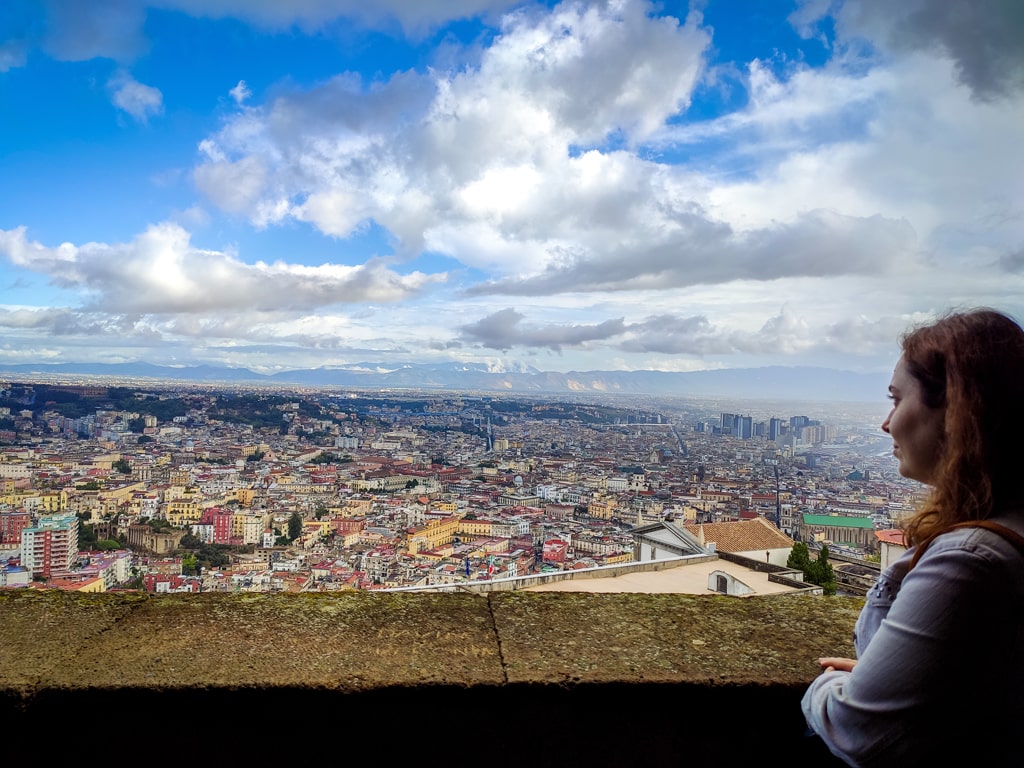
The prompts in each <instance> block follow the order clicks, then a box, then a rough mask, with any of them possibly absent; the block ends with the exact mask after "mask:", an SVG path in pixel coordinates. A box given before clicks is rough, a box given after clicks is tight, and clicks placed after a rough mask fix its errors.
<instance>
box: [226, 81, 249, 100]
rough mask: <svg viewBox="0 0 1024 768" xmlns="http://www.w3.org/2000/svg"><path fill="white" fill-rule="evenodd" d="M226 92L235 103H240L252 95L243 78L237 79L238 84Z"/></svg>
mask: <svg viewBox="0 0 1024 768" xmlns="http://www.w3.org/2000/svg"><path fill="white" fill-rule="evenodd" d="M228 93H230V94H231V98H232V99H234V100H235V103H236V104H238V105H242V104H244V103H245V101H246V100H247V99H248V98H249V97H250V96H252V91H250V90H249V86H247V85H246V84H245V80H239V81H238V85H236V86H235V87H234V88H232V89H231V90H230V91H228Z"/></svg>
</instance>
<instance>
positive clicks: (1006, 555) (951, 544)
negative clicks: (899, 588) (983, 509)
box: [907, 512, 1024, 567]
mask: <svg viewBox="0 0 1024 768" xmlns="http://www.w3.org/2000/svg"><path fill="white" fill-rule="evenodd" d="M907 554H908V555H909V556H910V557H911V558H912V557H913V556H914V555H915V554H916V553H915V552H914V550H913V549H911V550H910V551H909V552H908V553H907ZM958 555H961V556H963V557H970V558H980V559H982V560H986V561H991V562H993V563H995V564H1000V565H1002V564H1005V563H1012V564H1020V565H1021V566H1022V567H1024V513H1019V512H1015V513H1012V514H1010V513H1007V514H1000V515H996V516H993V517H992V518H989V520H987V521H982V522H972V523H963V524H961V525H958V526H956V527H954V528H952V529H950V530H948V531H945V532H943V533H942V534H940V535H938V536H936V537H935V538H934V540H932V541H931V542H930V543H928V545H927V547H926V548H925V551H924V552H922V553H921V554H920V555H919V556H918V557H919V560H924V559H925V558H927V559H929V560H933V559H936V558H939V557H942V558H949V557H956V556H958Z"/></svg>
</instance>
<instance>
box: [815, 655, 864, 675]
mask: <svg viewBox="0 0 1024 768" xmlns="http://www.w3.org/2000/svg"><path fill="white" fill-rule="evenodd" d="M818 664H820V665H821V668H822V670H823V671H825V672H832V671H834V670H837V669H838V670H839V671H840V672H852V671H853V668H854V667H855V666H857V660H856V659H844V658H842V657H840V656H824V657H822V658H820V659H818Z"/></svg>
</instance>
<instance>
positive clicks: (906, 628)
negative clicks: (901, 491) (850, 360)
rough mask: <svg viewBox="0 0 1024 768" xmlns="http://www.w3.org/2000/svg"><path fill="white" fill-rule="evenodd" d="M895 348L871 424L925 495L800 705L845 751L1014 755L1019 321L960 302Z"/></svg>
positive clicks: (1018, 675) (1018, 629) (935, 759)
mask: <svg viewBox="0 0 1024 768" xmlns="http://www.w3.org/2000/svg"><path fill="white" fill-rule="evenodd" d="M902 350H903V354H902V356H901V358H900V360H899V362H898V363H897V365H896V368H895V370H894V371H893V376H892V383H891V384H890V386H889V392H890V397H891V398H892V402H893V405H892V410H891V411H890V412H889V415H888V416H887V417H886V419H885V421H884V422H883V423H882V430H883V431H884V432H886V433H887V434H889V435H891V436H892V440H893V454H894V455H895V456H896V458H897V460H898V461H899V471H900V474H902V475H904V476H905V477H908V478H911V479H914V480H918V481H920V482H922V483H925V484H927V485H929V486H931V494H930V495H929V496H928V498H927V500H926V501H925V502H924V504H923V505H922V506H921V508H920V509H919V510H918V511H917V512H916V514H915V515H914V516H913V517H912V518H911V519H910V521H909V523H908V524H907V525H906V526H905V527H904V535H905V538H906V541H907V544H908V547H909V549H908V551H907V552H906V554H905V555H904V556H903V557H901V558H900V559H899V560H897V561H896V562H895V563H893V564H892V565H891V566H889V567H888V568H887V569H886V570H885V571H884V572H883V573H882V574H881V576H880V578H879V579H878V582H877V583H876V584H875V586H874V587H873V589H872V590H871V592H870V593H869V595H868V598H867V601H866V603H865V606H864V608H863V610H862V612H861V614H860V617H859V618H858V620H857V623H856V626H855V629H854V647H855V649H856V651H857V657H858V658H857V660H856V661H855V660H852V659H842V658H824V659H820V660H819V663H820V664H821V666H822V667H823V669H824V672H823V673H822V674H821V675H820V676H819V677H818V678H817V679H816V680H815V681H814V682H813V683H812V684H811V686H810V687H809V688H808V690H807V692H806V694H805V695H804V698H803V702H802V705H803V711H804V716H805V717H806V719H807V723H808V725H809V727H810V728H811V730H813V731H814V732H815V733H816V734H817V735H818V736H820V737H821V739H822V740H823V741H824V743H825V744H826V745H827V746H828V748H829V749H830V750H831V751H832V752H833V753H834V754H835V755H837V756H839V757H841V758H842V759H843V760H844V761H845V762H847V763H848V764H850V765H859V766H882V765H900V766H907V765H924V764H932V765H937V764H940V763H941V764H945V763H947V762H949V761H950V760H951V759H953V760H956V759H958V758H959V757H960V756H969V757H970V758H971V763H972V764H977V765H997V766H1003V765H1024V539H1022V538H1020V537H1021V535H1024V493H1022V485H1024V461H1022V459H1024V451H1022V450H1021V447H1020V446H1021V445H1022V444H1024V443H1022V442H1021V441H1022V440H1024V331H1022V330H1021V327H1020V326H1019V325H1018V324H1017V323H1016V322H1014V321H1013V320H1012V319H1010V318H1009V317H1007V316H1006V315H1003V314H1001V313H999V312H994V311H992V310H987V309H982V310H973V311H968V312H960V313H956V314H951V315H948V316H946V317H944V318H942V319H941V320H939V321H938V322H936V323H934V324H931V325H928V326H924V327H920V328H918V329H916V330H914V331H912V332H911V333H909V334H907V335H906V336H905V337H904V338H903V343H902ZM984 526H991V527H990V528H988V527H984ZM1018 539H1020V540H1019V541H1018Z"/></svg>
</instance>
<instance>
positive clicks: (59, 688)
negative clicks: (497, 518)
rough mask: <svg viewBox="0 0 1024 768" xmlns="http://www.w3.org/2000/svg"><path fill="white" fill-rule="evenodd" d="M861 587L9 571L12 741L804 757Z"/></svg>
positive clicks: (95, 757)
mask: <svg viewBox="0 0 1024 768" xmlns="http://www.w3.org/2000/svg"><path fill="white" fill-rule="evenodd" d="M862 602H863V601H862V599H861V598H855V597H832V598H828V597H820V596H813V595H807V594H789V595H775V596H755V597H750V598H734V597H725V596H713V595H701V596H693V595H681V594H587V593H578V592H520V591H515V592H490V593H486V594H462V593H447V594H438V593H366V592H341V593H326V594H325V593H308V594H293V595H283V594H279V595H272V594H246V593H235V594H201V595H163V596H157V595H147V594H144V593H104V594H91V595H85V594H77V593H65V592H60V591H36V590H27V589H21V590H4V591H0V662H2V663H0V689H2V701H3V705H2V706H3V711H2V714H3V722H4V723H5V726H6V734H7V738H5V740H4V747H3V755H4V758H5V761H6V762H7V764H15V762H17V761H19V760H30V759H31V760H32V763H34V762H37V760H36V759H35V757H33V756H39V755H42V754H46V755H47V756H48V757H50V758H51V759H55V760H71V761H74V764H76V765H81V764H86V765H90V764H94V763H99V762H100V761H103V762H109V761H111V760H115V761H116V762H118V763H119V764H129V765H146V766H150V765H168V766H170V765H173V766H176V768H180V766H182V765H188V764H190V763H193V762H195V761H196V760H201V762H202V764H212V765H220V766H233V765H246V764H252V765H260V766H264V765H272V764H278V765H298V764H307V763H309V762H310V761H311V760H320V759H325V760H329V761H331V765H344V764H346V763H348V762H350V761H356V760H358V761H360V762H363V761H365V760H371V761H373V764H377V765H399V764H408V765H410V766H424V765H428V766H429V765H445V766H450V765H465V764H478V765H486V766H504V765H516V766H533V765H559V766H619V767H621V766H633V765H638V766H652V765H654V766H660V765H674V766H680V765H684V766H711V765H729V766H732V765H740V764H742V763H744V762H746V761H754V762H756V764H769V763H773V762H775V761H777V760H780V759H786V760H787V761H788V760H790V759H793V758H796V757H798V756H799V754H800V750H801V749H803V748H804V747H805V743H804V740H803V739H802V733H803V720H802V717H801V715H800V709H799V701H800V696H801V695H802V693H803V690H804V688H805V687H806V686H807V684H808V683H809V682H810V681H811V680H812V679H813V677H814V676H815V674H816V673H817V665H816V664H815V659H816V658H818V657H819V656H822V655H836V654H839V655H852V652H853V649H852V645H851V633H852V627H853V623H854V620H855V619H856V615H857V613H858V612H859V610H860V606H861V604H862ZM285 761H286V762H285ZM32 763H26V764H32Z"/></svg>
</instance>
